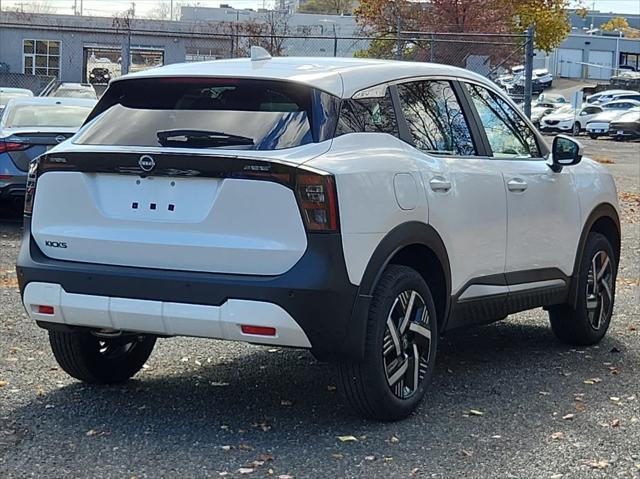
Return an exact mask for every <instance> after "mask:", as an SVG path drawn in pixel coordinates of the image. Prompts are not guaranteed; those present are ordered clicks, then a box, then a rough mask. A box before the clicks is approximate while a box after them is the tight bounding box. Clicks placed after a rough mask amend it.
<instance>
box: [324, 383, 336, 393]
mask: <svg viewBox="0 0 640 479" xmlns="http://www.w3.org/2000/svg"><path fill="white" fill-rule="evenodd" d="M336 389H338V388H337V387H336V386H334V385H333V384H329V385H328V386H327V391H332V392H333V391H335V390H336Z"/></svg>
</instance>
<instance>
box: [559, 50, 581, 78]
mask: <svg viewBox="0 0 640 479" xmlns="http://www.w3.org/2000/svg"><path fill="white" fill-rule="evenodd" d="M556 68H557V70H556V73H557V74H558V75H559V76H561V77H563V78H581V77H582V50H577V49H575V50H574V49H572V48H558V63H557V67H556Z"/></svg>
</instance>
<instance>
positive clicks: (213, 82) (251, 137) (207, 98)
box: [76, 78, 339, 150]
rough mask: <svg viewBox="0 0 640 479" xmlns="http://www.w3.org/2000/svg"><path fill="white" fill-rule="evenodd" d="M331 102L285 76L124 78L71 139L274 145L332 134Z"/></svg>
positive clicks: (274, 147) (272, 147)
mask: <svg viewBox="0 0 640 479" xmlns="http://www.w3.org/2000/svg"><path fill="white" fill-rule="evenodd" d="M338 105H339V101H338V99H337V98H335V97H333V96H331V95H329V94H327V93H324V92H321V91H319V90H316V89H314V88H310V87H308V86H305V85H300V84H297V83H292V82H285V81H270V80H248V79H228V78H218V79H216V78H204V79H203V78H160V79H145V80H123V81H120V82H116V83H114V84H113V85H111V86H110V87H109V89H108V90H107V92H106V93H105V95H104V96H103V97H102V99H101V100H100V101H99V103H98V105H97V106H96V108H95V110H94V111H93V113H92V115H91V117H90V118H89V120H91V119H93V118H96V117H97V118H96V120H95V121H94V122H92V123H90V124H89V125H88V126H87V128H85V129H84V130H83V131H82V133H81V134H80V136H79V137H78V138H77V139H76V143H78V144H85V145H116V146H168V147H184V148H229V149H250V150H278V149H283V148H291V147H295V146H300V145H305V144H308V143H313V142H319V141H324V140H325V139H328V138H331V137H332V136H333V133H334V131H335V121H336V120H335V119H336V116H337V115H336V110H337V108H338Z"/></svg>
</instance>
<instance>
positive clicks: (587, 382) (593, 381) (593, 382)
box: [582, 378, 602, 385]
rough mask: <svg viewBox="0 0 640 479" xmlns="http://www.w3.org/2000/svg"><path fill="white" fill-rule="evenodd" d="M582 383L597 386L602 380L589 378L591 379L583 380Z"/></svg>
mask: <svg viewBox="0 0 640 479" xmlns="http://www.w3.org/2000/svg"><path fill="white" fill-rule="evenodd" d="M582 382H583V383H585V384H589V385H591V384H598V383H600V382H602V379H600V378H591V379H585V380H584V381H582Z"/></svg>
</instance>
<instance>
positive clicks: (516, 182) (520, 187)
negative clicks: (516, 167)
mask: <svg viewBox="0 0 640 479" xmlns="http://www.w3.org/2000/svg"><path fill="white" fill-rule="evenodd" d="M527 186H529V185H527V182H526V181H524V180H523V179H522V178H513V179H512V180H509V181H508V182H507V188H509V191H524V190H526V189H527Z"/></svg>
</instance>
